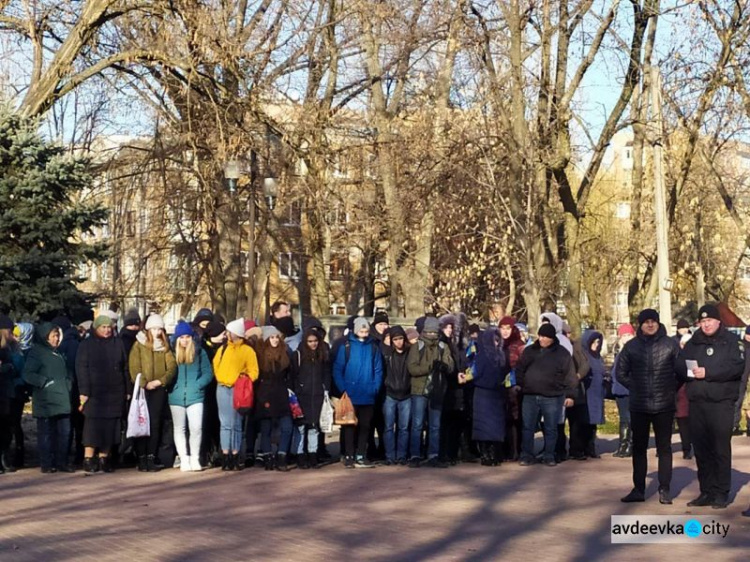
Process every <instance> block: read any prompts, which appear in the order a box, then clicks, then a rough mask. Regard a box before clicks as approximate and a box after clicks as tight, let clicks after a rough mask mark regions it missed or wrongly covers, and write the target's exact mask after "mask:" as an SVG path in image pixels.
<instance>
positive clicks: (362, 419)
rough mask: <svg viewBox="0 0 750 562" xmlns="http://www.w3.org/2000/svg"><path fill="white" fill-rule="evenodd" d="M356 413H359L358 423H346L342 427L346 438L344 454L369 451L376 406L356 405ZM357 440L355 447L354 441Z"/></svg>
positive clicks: (361, 453)
mask: <svg viewBox="0 0 750 562" xmlns="http://www.w3.org/2000/svg"><path fill="white" fill-rule="evenodd" d="M354 413H355V414H356V415H357V425H345V426H342V428H341V434H342V435H343V438H344V455H355V454H356V455H361V456H364V455H365V453H366V452H367V438H368V437H369V435H370V427H371V425H372V417H373V414H374V413H375V406H373V405H372V404H371V405H369V406H354ZM355 438H356V441H357V448H356V450H355V448H354V441H355Z"/></svg>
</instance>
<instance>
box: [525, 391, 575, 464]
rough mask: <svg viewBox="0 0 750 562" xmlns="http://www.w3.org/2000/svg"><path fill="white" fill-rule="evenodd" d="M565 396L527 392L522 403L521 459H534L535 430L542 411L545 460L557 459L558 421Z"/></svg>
mask: <svg viewBox="0 0 750 562" xmlns="http://www.w3.org/2000/svg"><path fill="white" fill-rule="evenodd" d="M564 402H565V397H564V396H542V395H540V394H526V395H524V397H523V403H522V405H521V415H522V417H523V435H522V438H521V459H522V460H529V461H533V460H534V432H535V431H536V424H537V421H538V420H539V414H540V412H541V414H542V418H543V421H544V460H545V462H546V461H553V460H555V445H556V444H557V422H558V421H559V419H560V412H562V408H563V403H564Z"/></svg>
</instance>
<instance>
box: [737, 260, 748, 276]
mask: <svg viewBox="0 0 750 562" xmlns="http://www.w3.org/2000/svg"><path fill="white" fill-rule="evenodd" d="M747 260H748V258H747V256H746V257H745V258H744V259H743V260H742V263H741V264H740V268H739V271H738V272H737V276H738V277H739V279H741V280H742V281H750V263H748V261H747Z"/></svg>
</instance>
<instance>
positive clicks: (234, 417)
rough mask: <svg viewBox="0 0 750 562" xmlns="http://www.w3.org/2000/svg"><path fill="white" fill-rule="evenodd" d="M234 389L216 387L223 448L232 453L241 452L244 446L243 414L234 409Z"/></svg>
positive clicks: (222, 386) (221, 386)
mask: <svg viewBox="0 0 750 562" xmlns="http://www.w3.org/2000/svg"><path fill="white" fill-rule="evenodd" d="M232 393H233V390H232V389H231V388H229V387H228V386H224V385H221V384H220V385H218V386H217V387H216V402H217V403H218V405H219V423H220V424H221V433H220V434H219V436H220V440H221V450H222V451H227V452H231V453H236V452H239V450H240V447H242V416H241V415H240V414H239V412H237V410H235V409H234V403H233V401H232V396H233V394H232Z"/></svg>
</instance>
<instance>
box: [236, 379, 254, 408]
mask: <svg viewBox="0 0 750 562" xmlns="http://www.w3.org/2000/svg"><path fill="white" fill-rule="evenodd" d="M253 401H254V395H253V381H252V380H251V379H250V377H248V376H247V375H240V377H239V378H238V379H237V382H236V383H234V388H233V390H232V404H233V405H234V409H235V410H237V411H238V412H239V413H240V414H242V415H245V414H247V413H248V412H249V411H250V410H251V409H252V407H253Z"/></svg>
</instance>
